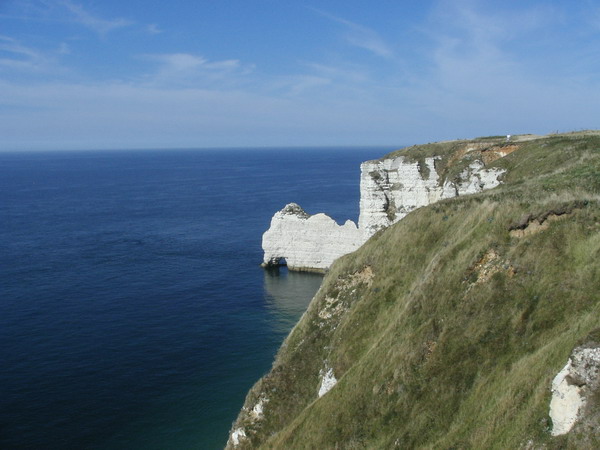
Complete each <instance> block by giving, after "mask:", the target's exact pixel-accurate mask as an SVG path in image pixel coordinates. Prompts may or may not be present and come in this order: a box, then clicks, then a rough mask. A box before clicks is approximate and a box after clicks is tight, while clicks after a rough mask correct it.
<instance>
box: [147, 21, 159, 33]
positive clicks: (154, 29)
mask: <svg viewBox="0 0 600 450" xmlns="http://www.w3.org/2000/svg"><path fill="white" fill-rule="evenodd" d="M146 31H147V32H148V33H150V34H160V33H162V32H163V30H161V29H160V28H159V27H158V25H156V24H155V23H151V24H150V25H146Z"/></svg>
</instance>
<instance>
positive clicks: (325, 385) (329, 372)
mask: <svg viewBox="0 0 600 450" xmlns="http://www.w3.org/2000/svg"><path fill="white" fill-rule="evenodd" d="M320 375H321V385H320V386H319V392H318V393H317V395H318V396H319V398H320V397H323V396H324V395H325V394H327V393H328V392H329V391H330V390H331V389H332V388H333V387H334V386H335V385H336V384H337V380H336V378H335V375H334V374H333V369H331V368H327V369H326V370H322V371H321V374H320Z"/></svg>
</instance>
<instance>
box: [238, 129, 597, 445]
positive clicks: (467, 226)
mask: <svg viewBox="0 0 600 450" xmlns="http://www.w3.org/2000/svg"><path fill="white" fill-rule="evenodd" d="M494 139H495V138H491V139H489V140H487V141H486V140H485V139H480V140H477V141H473V142H472V143H471V144H472V145H476V146H479V145H481V144H488V143H490V144H492V145H490V146H488V147H486V148H492V147H494V145H495V142H496V141H494ZM460 145H463V147H462V148H464V145H469V143H466V142H465V143H462V144H460ZM517 147H518V148H516V149H514V150H513V151H511V152H510V153H509V154H506V155H505V156H503V157H501V158H496V159H494V160H493V161H491V162H485V161H484V164H485V165H486V168H493V169H495V170H502V171H504V175H503V177H502V184H500V185H499V186H497V187H496V188H495V189H491V190H485V191H481V192H478V193H475V194H473V195H468V196H462V195H459V196H458V197H456V196H455V197H453V198H446V199H441V200H439V201H437V202H436V203H432V204H429V205H428V206H423V207H420V208H418V209H414V210H413V211H412V212H410V213H409V214H408V215H406V216H405V217H404V218H403V219H402V220H400V221H398V222H397V223H394V224H392V225H390V226H388V227H387V228H385V229H383V230H382V231H380V232H376V233H375V234H374V235H373V236H372V237H371V238H370V239H369V240H368V241H367V242H366V243H365V244H364V245H362V246H361V247H360V248H359V249H358V250H356V251H354V252H353V253H351V254H348V255H346V256H343V257H341V258H339V259H337V260H336V261H335V262H334V263H333V264H332V266H331V268H330V270H329V271H328V273H327V274H326V276H325V278H324V280H323V283H322V285H321V288H320V289H319V291H318V293H317V294H316V295H315V297H314V299H313V300H312V302H311V304H310V305H309V307H308V310H307V311H306V313H305V314H304V315H303V317H302V318H301V320H300V321H299V323H298V324H297V325H296V326H295V327H294V329H293V330H292V331H291V333H290V334H289V336H288V337H287V338H286V340H285V342H284V343H283V345H282V346H281V348H280V350H279V352H278V354H277V357H276V359H275V362H274V363H273V367H272V369H271V370H270V371H269V373H268V374H266V375H265V376H264V377H263V378H262V379H260V380H259V381H258V382H257V383H256V384H255V386H254V387H253V388H252V389H251V390H250V392H249V393H248V395H247V397H246V400H245V403H244V405H243V408H242V410H241V411H240V414H239V416H238V418H237V420H236V421H235V423H234V424H233V426H232V428H231V432H230V436H229V441H228V444H227V446H228V448H236V449H247V448H281V449H284V448H285V449H287V448H523V449H559V448H560V449H563V448H567V449H569V448H572V449H579V448H600V388H599V385H600V379H599V371H600V331H599V330H600V295H599V292H600V263H599V262H598V261H599V260H600V136H599V135H598V133H570V134H564V135H553V136H546V137H532V139H530V140H527V141H525V140H524V141H521V142H519V144H518V146H517ZM457 148H458V147H457V144H456V143H452V142H451V143H438V144H428V145H425V146H417V147H414V148H411V149H406V150H403V151H402V154H396V155H391V159H393V158H396V157H398V156H402V157H403V160H402V161H403V163H406V162H407V161H411V160H412V161H413V162H415V161H416V162H417V164H418V163H419V161H423V163H421V165H422V169H421V170H422V171H424V168H425V167H428V168H429V170H430V171H431V170H432V168H433V169H434V170H435V171H436V174H437V176H438V180H443V181H441V185H442V186H443V185H444V183H445V182H446V180H450V181H454V182H456V181H457V180H458V179H463V178H462V176H461V174H462V173H464V171H465V169H466V168H468V167H471V164H472V163H473V162H474V161H473V160H469V159H468V158H467V159H466V160H464V158H462V159H461V160H463V162H462V163H460V164H454V161H453V158H455V157H456V155H457V153H456V149H457ZM477 151H479V152H480V155H481V157H482V158H487V157H490V159H492V158H495V156H494V155H491V154H488V155H487V156H486V152H488V151H496V150H483V149H481V150H474V152H477ZM386 159H390V158H386ZM386 164H387V163H386ZM384 169H385V167H384ZM432 175H433V174H430V178H431V177H432ZM438 185H439V183H438ZM429 192H431V191H429ZM442 193H443V189H442ZM407 212H408V211H407ZM401 213H402V212H401ZM388 219H389V218H388ZM391 220H395V218H394V219H391ZM359 228H360V227H359Z"/></svg>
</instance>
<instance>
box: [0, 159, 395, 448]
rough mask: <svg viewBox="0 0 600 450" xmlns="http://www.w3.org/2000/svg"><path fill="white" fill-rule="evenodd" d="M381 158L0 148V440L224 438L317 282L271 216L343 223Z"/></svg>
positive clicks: (147, 443)
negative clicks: (291, 253)
mask: <svg viewBox="0 0 600 450" xmlns="http://www.w3.org/2000/svg"><path fill="white" fill-rule="evenodd" d="M389 150H391V149H390V148H353V149H345V150H344V149H332V148H327V149H316V148H313V149H303V150H300V149H282V150H275V149H272V150H264V149H263V150H256V149H254V150H253V149H237V150H233V149H228V150H185V151H184V150H177V151H175V150H171V151H167V150H164V151H110V152H109V151H107V152H45V153H21V154H16V153H15V154H12V153H4V154H0V362H1V363H0V448H44V449H50V448H61V449H67V448H87V449H96V448H98V449H106V448H110V449H112V448H127V449H135V448H144V449H164V448H178V449H212V448H222V447H223V446H224V444H225V442H226V439H227V432H228V430H229V428H230V426H231V423H232V421H233V420H234V419H235V417H236V415H237V412H238V411H239V409H240V407H241V405H242V403H243V400H244V397H245V394H246V392H247V391H248V389H249V388H250V387H251V386H252V384H253V383H254V382H255V381H256V380H257V379H258V378H259V377H260V376H261V375H263V374H265V373H266V372H267V371H268V370H269V368H270V365H271V363H272V360H273V357H274V355H275V352H276V350H277V348H278V347H279V345H280V344H281V342H282V340H283V338H284V337H285V335H286V334H287V333H288V332H289V330H290V329H291V327H292V326H293V325H294V323H295V322H296V321H297V319H298V318H299V317H300V315H301V314H302V312H303V311H304V309H305V308H306V306H307V304H308V302H309V301H310V299H311V297H312V296H313V295H314V293H315V292H316V290H317V289H318V287H319V284H320V282H321V276H319V275H315V274H306V273H302V274H299V273H288V272H287V270H285V269H282V270H280V271H274V272H273V271H264V270H263V269H261V268H260V267H259V263H260V262H261V260H262V251H261V236H262V233H263V232H264V231H265V230H266V229H267V228H268V226H269V221H270V218H271V216H272V214H273V213H274V212H275V211H277V210H279V209H281V208H282V207H283V206H284V205H285V204H286V203H288V202H290V201H295V202H297V203H299V204H300V205H302V206H303V207H304V208H305V209H306V210H307V211H308V212H309V213H316V212H321V211H325V212H327V213H329V214H330V215H331V216H332V217H334V218H335V219H336V220H338V222H343V221H344V220H346V219H348V218H350V219H353V220H356V219H357V215H358V197H359V163H360V162H361V161H364V160H367V159H373V158H378V157H380V156H381V155H383V154H384V153H386V152H387V151H389Z"/></svg>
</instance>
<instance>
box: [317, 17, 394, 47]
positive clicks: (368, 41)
mask: <svg viewBox="0 0 600 450" xmlns="http://www.w3.org/2000/svg"><path fill="white" fill-rule="evenodd" d="M310 9H312V10H313V11H315V12H316V13H318V14H319V15H321V16H323V17H326V18H328V19H330V20H332V21H334V22H337V23H339V24H342V25H344V27H345V29H346V34H345V36H344V38H345V39H346V41H347V42H348V43H349V44H351V45H353V46H355V47H359V48H362V49H364V50H367V51H369V52H371V53H373V54H375V55H377V56H381V57H383V58H392V57H393V56H394V52H393V51H392V49H391V48H390V47H389V46H388V45H387V43H386V42H385V41H384V40H383V39H382V38H381V36H380V35H379V34H378V33H377V32H376V31H374V30H372V29H370V28H368V27H365V26H363V25H359V24H357V23H354V22H351V21H349V20H346V19H343V18H341V17H338V16H335V15H333V14H329V13H327V12H325V11H322V10H320V9H316V8H310Z"/></svg>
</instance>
